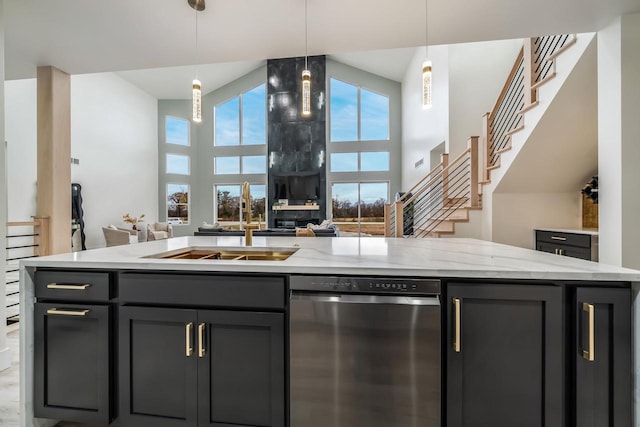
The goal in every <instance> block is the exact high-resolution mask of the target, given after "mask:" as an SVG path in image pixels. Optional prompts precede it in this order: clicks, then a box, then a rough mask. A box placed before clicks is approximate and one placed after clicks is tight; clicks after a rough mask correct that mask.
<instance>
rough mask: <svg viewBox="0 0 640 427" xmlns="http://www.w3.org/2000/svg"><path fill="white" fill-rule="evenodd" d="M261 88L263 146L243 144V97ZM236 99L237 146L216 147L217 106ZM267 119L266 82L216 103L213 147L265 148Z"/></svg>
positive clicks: (217, 146) (218, 146) (214, 107)
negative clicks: (262, 99) (263, 126)
mask: <svg viewBox="0 0 640 427" xmlns="http://www.w3.org/2000/svg"><path fill="white" fill-rule="evenodd" d="M261 86H264V89H265V90H264V93H265V97H264V119H265V120H264V124H265V132H264V143H263V144H244V143H243V141H244V130H243V123H244V118H243V110H244V108H243V105H244V101H243V96H244V94H246V93H248V92H251V91H253V90H255V89H257V88H259V87H261ZM236 98H238V144H237V145H218V144H217V143H216V141H217V137H216V125H217V123H218V117H217V115H216V110H217V108H218V106H219V105H223V104H226V103H227V102H229V101H232V100H234V99H236ZM268 119H269V111H268V108H267V82H266V81H265V82H262V83H260V84H259V85H256V86H254V87H252V88H250V89H248V90H245V91H242V92H240V93H238V94H237V95H235V96H232V97H230V98H227V99H225V100H223V101H221V102H218V103H216V104H215V105H214V106H213V144H212V145H213V147H214V149H215V148H231V147H234V148H238V147H262V146H266V145H267V142H268V141H267V140H268Z"/></svg>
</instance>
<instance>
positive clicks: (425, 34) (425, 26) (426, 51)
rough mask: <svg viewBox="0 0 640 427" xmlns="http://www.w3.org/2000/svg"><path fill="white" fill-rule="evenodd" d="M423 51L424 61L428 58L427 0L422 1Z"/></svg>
mask: <svg viewBox="0 0 640 427" xmlns="http://www.w3.org/2000/svg"><path fill="white" fill-rule="evenodd" d="M424 49H425V59H427V58H428V57H429V0H424Z"/></svg>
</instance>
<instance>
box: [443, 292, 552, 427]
mask: <svg viewBox="0 0 640 427" xmlns="http://www.w3.org/2000/svg"><path fill="white" fill-rule="evenodd" d="M447 295H448V297H447V298H448V299H447V303H446V304H445V307H444V309H445V311H446V316H447V322H448V327H447V330H448V340H447V344H446V353H447V356H446V360H447V366H446V373H447V387H446V390H447V395H446V416H447V421H446V425H447V427H472V426H492V427H513V426H518V427H543V426H561V425H565V423H564V416H565V414H564V408H563V392H564V378H563V326H562V325H563V315H562V313H563V306H562V288H561V287H559V286H530V285H523V286H517V285H486V284H478V283H468V284H455V283H452V284H449V285H448V288H447Z"/></svg>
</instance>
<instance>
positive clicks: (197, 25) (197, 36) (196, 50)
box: [196, 10, 198, 80]
mask: <svg viewBox="0 0 640 427" xmlns="http://www.w3.org/2000/svg"><path fill="white" fill-rule="evenodd" d="M197 79H198V10H196V80H197Z"/></svg>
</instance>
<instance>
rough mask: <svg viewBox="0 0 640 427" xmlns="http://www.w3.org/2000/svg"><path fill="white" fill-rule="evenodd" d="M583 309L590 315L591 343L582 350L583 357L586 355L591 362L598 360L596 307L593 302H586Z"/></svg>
mask: <svg viewBox="0 0 640 427" xmlns="http://www.w3.org/2000/svg"><path fill="white" fill-rule="evenodd" d="M582 310H583V311H586V312H587V315H588V316H589V325H588V327H589V345H588V348H587V350H582V357H584V358H585V359H586V360H588V361H589V362H593V361H594V360H596V349H595V346H596V345H595V343H596V331H595V317H596V313H595V307H594V306H593V304H587V303H586V302H583V303H582Z"/></svg>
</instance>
